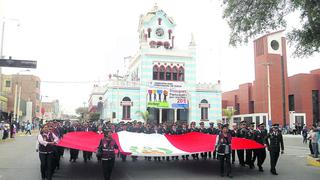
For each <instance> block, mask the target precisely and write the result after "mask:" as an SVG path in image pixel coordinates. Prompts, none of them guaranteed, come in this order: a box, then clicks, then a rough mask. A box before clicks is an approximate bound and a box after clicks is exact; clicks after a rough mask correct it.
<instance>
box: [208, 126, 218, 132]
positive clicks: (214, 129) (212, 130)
mask: <svg viewBox="0 0 320 180" xmlns="http://www.w3.org/2000/svg"><path fill="white" fill-rule="evenodd" d="M218 132H219V131H218V129H216V128H214V127H212V128H208V129H207V133H208V134H219V133H218Z"/></svg>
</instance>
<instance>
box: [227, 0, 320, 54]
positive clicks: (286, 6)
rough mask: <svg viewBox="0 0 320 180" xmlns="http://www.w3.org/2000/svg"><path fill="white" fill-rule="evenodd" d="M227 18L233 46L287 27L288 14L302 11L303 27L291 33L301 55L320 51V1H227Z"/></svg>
mask: <svg viewBox="0 0 320 180" xmlns="http://www.w3.org/2000/svg"><path fill="white" fill-rule="evenodd" d="M223 6H224V14H223V18H224V19H226V20H227V22H228V24H229V26H230V28H231V34H230V41H229V43H230V45H233V46H236V45H238V44H240V45H241V44H243V43H248V41H249V39H250V38H254V37H256V36H257V35H261V34H265V33H267V32H269V31H270V30H271V31H272V30H273V31H274V30H279V29H284V28H286V25H287V23H286V20H285V17H286V15H288V14H290V13H293V12H296V11H299V12H300V22H301V25H302V27H301V28H300V29H298V27H295V28H294V29H293V30H292V31H291V32H289V33H288V38H289V43H290V45H293V46H294V47H295V52H294V55H295V56H297V57H302V56H310V55H312V54H314V53H316V52H320V1H319V0H223Z"/></svg>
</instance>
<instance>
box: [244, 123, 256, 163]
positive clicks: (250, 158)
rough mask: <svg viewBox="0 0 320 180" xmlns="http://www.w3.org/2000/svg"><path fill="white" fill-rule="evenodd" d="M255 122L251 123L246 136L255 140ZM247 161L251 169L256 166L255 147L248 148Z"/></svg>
mask: <svg viewBox="0 0 320 180" xmlns="http://www.w3.org/2000/svg"><path fill="white" fill-rule="evenodd" d="M254 124H255V123H254V122H252V123H250V125H249V128H248V131H247V134H246V136H245V138H246V139H250V140H253V138H254V133H255V130H254ZM245 163H246V164H247V165H248V166H249V167H250V169H253V168H254V163H253V149H247V150H246V162H245Z"/></svg>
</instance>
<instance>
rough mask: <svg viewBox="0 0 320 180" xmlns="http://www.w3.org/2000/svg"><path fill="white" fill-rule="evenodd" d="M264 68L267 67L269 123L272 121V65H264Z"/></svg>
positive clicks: (268, 63)
mask: <svg viewBox="0 0 320 180" xmlns="http://www.w3.org/2000/svg"><path fill="white" fill-rule="evenodd" d="M262 65H263V66H266V67H267V90H268V123H269V122H271V121H272V117H271V85H270V66H271V65H272V63H270V62H267V63H263V64H262Z"/></svg>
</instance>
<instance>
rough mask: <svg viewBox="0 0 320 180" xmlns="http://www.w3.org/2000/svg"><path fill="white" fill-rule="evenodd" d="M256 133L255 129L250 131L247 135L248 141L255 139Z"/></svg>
mask: <svg viewBox="0 0 320 180" xmlns="http://www.w3.org/2000/svg"><path fill="white" fill-rule="evenodd" d="M254 133H255V131H254V130H253V129H248V132H247V134H246V137H245V138H246V139H254Z"/></svg>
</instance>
